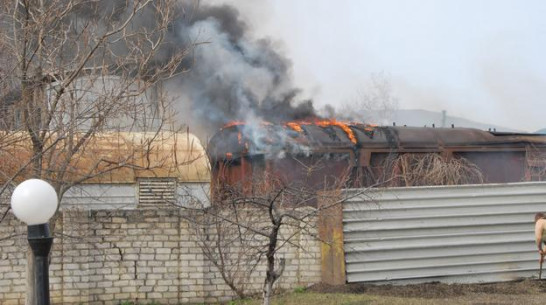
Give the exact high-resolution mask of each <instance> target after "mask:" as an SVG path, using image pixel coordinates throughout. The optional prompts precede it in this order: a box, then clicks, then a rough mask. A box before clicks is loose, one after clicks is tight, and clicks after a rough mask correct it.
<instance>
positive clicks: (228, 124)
mask: <svg viewBox="0 0 546 305" xmlns="http://www.w3.org/2000/svg"><path fill="white" fill-rule="evenodd" d="M239 125H245V122H242V121H231V122H229V123H227V124H226V125H224V127H222V129H224V128H230V127H233V126H239Z"/></svg>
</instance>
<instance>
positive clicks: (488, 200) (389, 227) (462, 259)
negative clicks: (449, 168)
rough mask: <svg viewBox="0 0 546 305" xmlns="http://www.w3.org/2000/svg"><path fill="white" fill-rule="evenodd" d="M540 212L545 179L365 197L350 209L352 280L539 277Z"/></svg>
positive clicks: (545, 206) (346, 216)
mask: <svg viewBox="0 0 546 305" xmlns="http://www.w3.org/2000/svg"><path fill="white" fill-rule="evenodd" d="M358 192H359V190H347V191H346V194H345V195H346V196H349V197H351V196H354V195H355V194H357V193H358ZM538 211H546V183H542V182H538V183H514V184H492V185H468V186H440V187H413V188H392V189H388V190H385V189H373V190H369V191H366V192H363V195H359V196H357V197H354V198H352V199H349V201H348V202H347V203H345V204H344V207H343V223H344V225H343V231H344V249H345V260H346V272H347V281H348V282H379V281H389V282H394V283H396V282H398V283H407V282H429V281H442V282H467V283H471V282H495V281H507V280H513V279H517V278H521V277H532V276H537V275H538V253H537V251H536V246H535V244H534V222H533V220H534V219H533V216H534V213H535V212H538Z"/></svg>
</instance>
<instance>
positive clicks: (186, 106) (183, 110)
mask: <svg viewBox="0 0 546 305" xmlns="http://www.w3.org/2000/svg"><path fill="white" fill-rule="evenodd" d="M186 11H189V10H186ZM169 38H170V39H172V41H170V45H171V46H177V47H186V46H188V45H190V44H197V45H196V46H195V47H194V49H193V50H192V52H191V54H190V55H189V56H188V57H187V58H186V59H185V60H184V62H183V67H184V70H187V71H188V72H187V73H183V74H182V75H181V76H180V77H179V78H177V79H174V80H172V81H170V82H169V86H168V88H169V91H172V92H174V94H175V95H176V96H178V99H177V103H178V109H179V112H180V118H181V119H182V120H183V121H185V122H188V123H189V125H190V128H194V130H195V129H197V130H196V131H197V132H198V133H200V134H203V133H206V134H209V135H210V134H212V133H213V132H214V131H216V130H217V129H218V128H220V127H222V126H223V125H224V124H225V123H227V122H230V121H234V120H238V121H239V120H243V121H247V122H250V123H252V122H259V121H269V122H280V121H288V120H299V119H306V118H313V117H316V113H315V109H314V107H313V103H312V101H310V100H301V99H300V98H298V96H299V93H300V90H299V89H298V88H296V87H295V86H294V85H293V81H292V76H291V72H292V71H291V69H292V63H291V62H290V60H289V59H288V58H286V57H285V56H284V55H283V54H281V52H279V51H278V50H277V49H276V48H275V46H274V45H273V43H272V41H271V40H269V39H267V38H254V37H252V30H251V29H250V28H249V26H248V24H247V23H245V21H244V20H243V18H242V16H241V15H240V13H239V11H238V10H237V9H236V8H234V7H232V6H228V5H220V6H211V5H204V4H201V5H200V6H199V7H197V8H196V10H195V12H194V13H193V14H190V15H186V18H181V19H180V20H178V21H177V22H176V23H175V25H174V28H173V31H172V32H171V33H170V37H169ZM173 38H174V39H173Z"/></svg>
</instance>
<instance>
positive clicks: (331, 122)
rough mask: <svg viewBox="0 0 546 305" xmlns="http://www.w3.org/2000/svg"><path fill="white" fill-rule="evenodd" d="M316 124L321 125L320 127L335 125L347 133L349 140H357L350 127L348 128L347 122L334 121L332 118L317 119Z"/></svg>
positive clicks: (354, 142)
mask: <svg viewBox="0 0 546 305" xmlns="http://www.w3.org/2000/svg"><path fill="white" fill-rule="evenodd" d="M316 124H317V125H318V126H321V127H328V126H337V127H339V128H341V129H342V130H343V131H344V132H345V134H346V135H347V137H348V138H349V140H351V142H353V144H356V142H357V141H356V137H355V134H354V132H353V130H352V129H351V128H349V126H348V125H347V124H345V123H342V122H339V121H336V120H334V119H332V120H323V121H317V122H316Z"/></svg>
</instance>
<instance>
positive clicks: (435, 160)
mask: <svg viewBox="0 0 546 305" xmlns="http://www.w3.org/2000/svg"><path fill="white" fill-rule="evenodd" d="M385 163H386V164H385V170H386V175H387V176H390V177H392V180H391V181H390V182H389V185H390V186H420V185H459V184H479V183H483V181H484V178H483V175H482V173H481V171H480V169H479V168H478V167H477V166H476V165H475V164H473V163H471V162H470V161H468V160H466V159H465V158H462V157H459V158H451V159H449V160H446V158H444V157H442V156H441V155H439V154H434V153H421V154H416V153H406V154H401V155H399V156H398V157H396V158H394V159H387V161H385Z"/></svg>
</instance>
